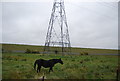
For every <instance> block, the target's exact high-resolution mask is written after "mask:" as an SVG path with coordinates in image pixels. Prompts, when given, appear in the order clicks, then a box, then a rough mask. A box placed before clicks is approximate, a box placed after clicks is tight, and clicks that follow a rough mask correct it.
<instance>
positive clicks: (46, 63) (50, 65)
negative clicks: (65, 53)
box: [34, 58, 63, 73]
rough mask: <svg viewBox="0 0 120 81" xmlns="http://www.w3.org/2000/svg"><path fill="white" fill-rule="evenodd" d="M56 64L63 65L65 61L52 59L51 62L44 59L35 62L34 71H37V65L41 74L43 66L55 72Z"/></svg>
mask: <svg viewBox="0 0 120 81" xmlns="http://www.w3.org/2000/svg"><path fill="white" fill-rule="evenodd" d="M56 63H61V64H63V61H62V60H61V58H60V59H50V60H44V59H38V60H36V61H35V63H34V69H35V70H36V65H38V67H37V73H38V72H40V69H41V66H43V67H45V68H50V69H49V72H50V71H53V66H54V65H55V64H56Z"/></svg>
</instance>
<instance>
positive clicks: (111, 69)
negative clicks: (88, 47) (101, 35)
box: [3, 53, 118, 79]
mask: <svg viewBox="0 0 120 81" xmlns="http://www.w3.org/2000/svg"><path fill="white" fill-rule="evenodd" d="M40 58H42V59H52V58H62V60H63V62H64V64H63V65H61V64H56V65H55V67H54V69H53V70H54V72H51V73H50V74H49V73H48V68H42V69H41V72H40V73H39V74H37V73H36V71H35V70H34V69H33V64H34V61H35V60H36V59H40ZM117 58H118V57H117V56H93V55H92V56H90V55H89V56H80V55H72V56H70V55H69V56H68V55H65V56H61V55H44V56H43V55H38V54H22V53H21V54H18V53H16V54H12V53H11V54H10V53H3V79H39V78H40V77H42V75H43V72H44V73H45V77H46V78H47V79H116V68H117V61H118V59H117Z"/></svg>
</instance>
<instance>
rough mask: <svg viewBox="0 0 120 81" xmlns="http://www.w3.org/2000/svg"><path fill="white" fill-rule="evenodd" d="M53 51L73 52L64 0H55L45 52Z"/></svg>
mask: <svg viewBox="0 0 120 81" xmlns="http://www.w3.org/2000/svg"><path fill="white" fill-rule="evenodd" d="M54 47H56V48H54ZM53 52H55V53H62V54H64V53H70V52H71V45H70V38H69V32H68V25H67V20H66V13H65V8H64V1H63V0H54V3H53V8H52V13H51V18H50V21H49V26H48V31H47V36H46V41H45V47H44V53H53Z"/></svg>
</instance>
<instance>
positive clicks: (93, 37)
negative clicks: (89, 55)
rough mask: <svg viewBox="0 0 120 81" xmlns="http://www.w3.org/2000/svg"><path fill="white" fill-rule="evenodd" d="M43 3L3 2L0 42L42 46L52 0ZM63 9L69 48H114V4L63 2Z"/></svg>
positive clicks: (116, 17)
mask: <svg viewBox="0 0 120 81" xmlns="http://www.w3.org/2000/svg"><path fill="white" fill-rule="evenodd" d="M45 1H46V0H44V1H43V0H41V1H39V2H3V3H2V43H19V44H32V45H44V43H45V38H46V33H47V28H48V22H49V19H50V14H51V11H52V6H53V1H54V0H49V1H48V2H47V1H46V2H45ZM0 5H1V4H0ZM65 10H66V16H67V22H68V26H69V34H70V41H71V45H72V46H73V47H85V48H106V49H109V48H110V49H116V48H118V5H117V2H78V1H68V0H67V1H65Z"/></svg>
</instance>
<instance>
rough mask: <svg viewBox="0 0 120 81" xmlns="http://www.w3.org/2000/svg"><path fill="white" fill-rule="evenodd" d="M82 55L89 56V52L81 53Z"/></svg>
mask: <svg viewBox="0 0 120 81" xmlns="http://www.w3.org/2000/svg"><path fill="white" fill-rule="evenodd" d="M80 54H81V55H88V52H81V53H80Z"/></svg>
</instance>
